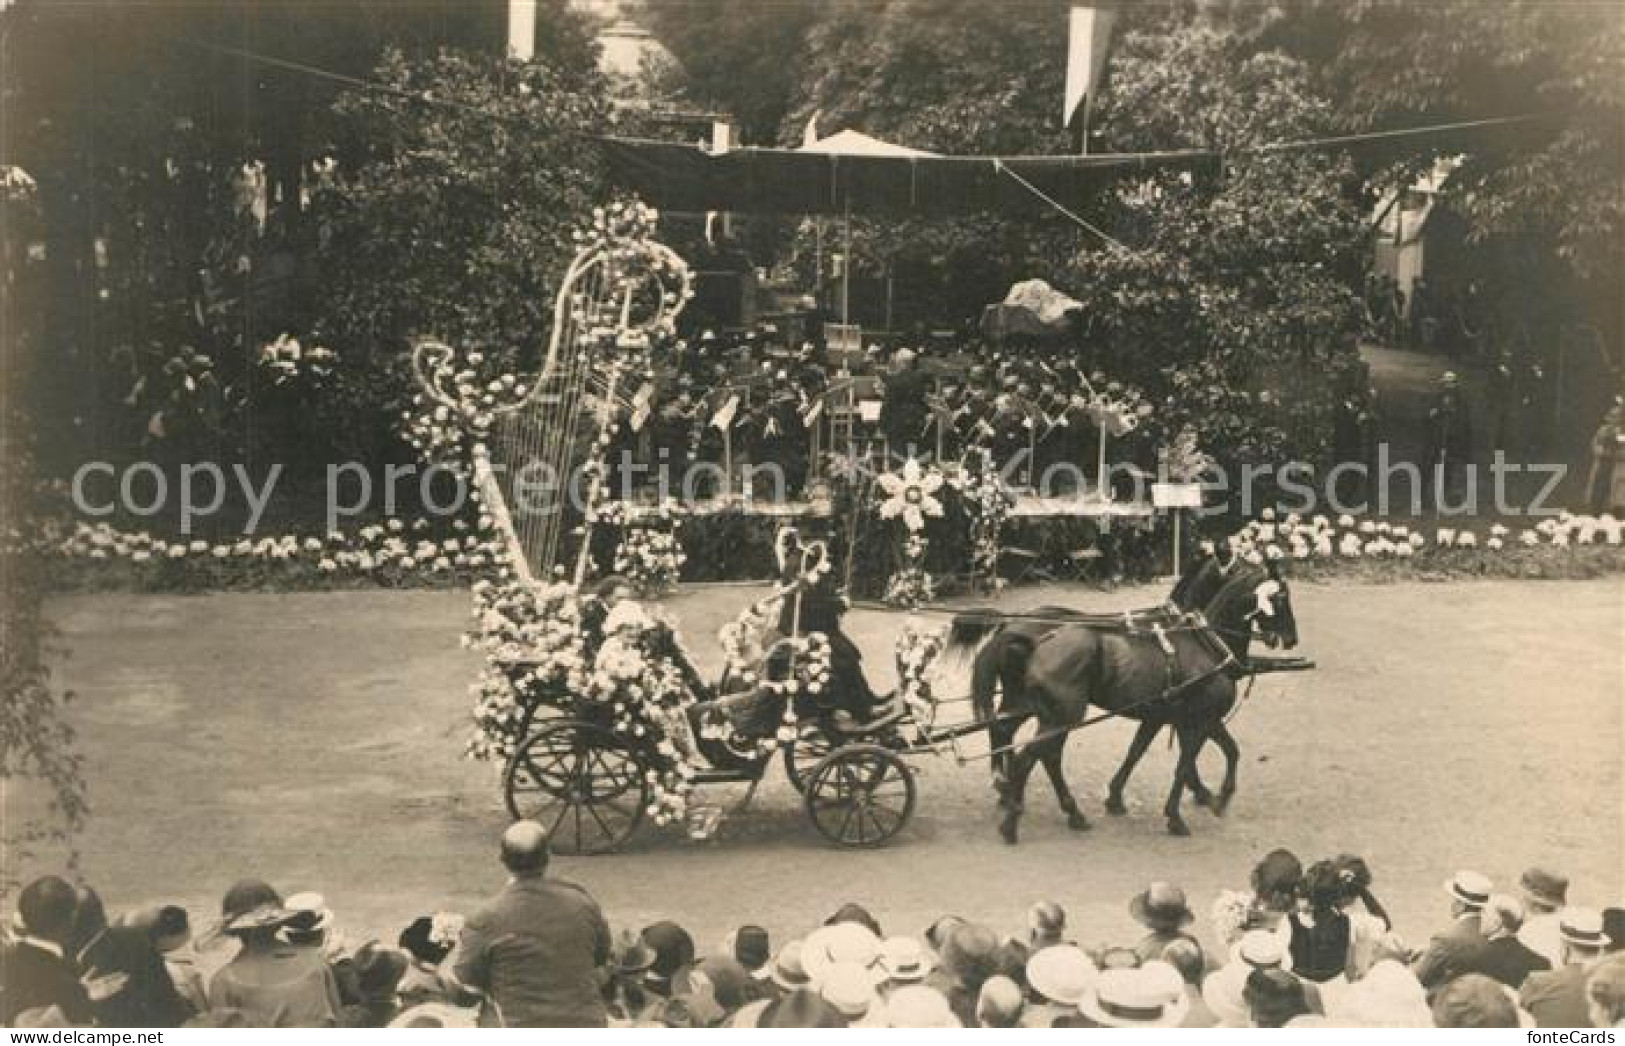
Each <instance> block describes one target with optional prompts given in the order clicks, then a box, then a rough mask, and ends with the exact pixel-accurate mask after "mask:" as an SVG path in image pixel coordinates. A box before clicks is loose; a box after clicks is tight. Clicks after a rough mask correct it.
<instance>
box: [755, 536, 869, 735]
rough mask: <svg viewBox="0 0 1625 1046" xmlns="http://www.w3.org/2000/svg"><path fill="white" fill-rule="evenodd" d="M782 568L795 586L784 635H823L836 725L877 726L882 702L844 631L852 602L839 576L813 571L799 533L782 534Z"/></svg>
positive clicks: (782, 618)
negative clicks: (813, 633) (842, 622)
mask: <svg viewBox="0 0 1625 1046" xmlns="http://www.w3.org/2000/svg"><path fill="white" fill-rule="evenodd" d="M827 554H828V553H827V552H826V553H825V555H827ZM779 564H780V568H781V570H782V571H783V581H784V583H785V584H786V585H792V586H794V588H793V589H792V590H791V591H790V592H789V593H788V594H786V596H785V599H784V605H783V607H782V608H781V609H780V611H779V625H778V631H779V633H780V634H781V635H784V636H796V635H802V636H804V635H807V634H809V633H812V632H821V633H823V635H824V636H825V637H826V638H828V640H829V644H830V677H831V684H832V685H831V690H833V691H834V692H833V693H832V694H831V695H830V696H829V700H830V706H831V708H832V710H833V711H834V712H835V723H836V725H837V726H840V727H858V726H861V725H863V724H867V723H870V722H873V721H874V720H875V719H876V718H877V716H878V714H879V710H878V709H877V708H876V706H877V705H878V704H880V699H879V698H877V697H876V695H875V693H874V691H873V690H871V689H869V681H868V680H867V679H866V678H864V675H863V654H862V653H861V652H859V650H858V648H857V645H856V644H855V643H853V642H852V640H851V639H850V638H848V637H847V635H846V633H844V632H842V631H841V618H842V617H843V616H844V615H845V614H846V611H847V599H846V596H845V595H843V594H842V593H841V590H840V588H839V586H838V584H837V582H836V580H835V572H834V571H833V570H827V569H826V570H816V569H810V568H812V567H813V566H814V563H813V561H812V559H811V557H810V555H809V550H808V548H807V547H805V546H803V545H802V544H801V540H800V537H799V535H797V533H796V532H795V531H794V530H786V531H784V532H782V533H781V535H780V539H779Z"/></svg>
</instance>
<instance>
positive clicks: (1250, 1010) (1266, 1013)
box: [1242, 970, 1310, 1028]
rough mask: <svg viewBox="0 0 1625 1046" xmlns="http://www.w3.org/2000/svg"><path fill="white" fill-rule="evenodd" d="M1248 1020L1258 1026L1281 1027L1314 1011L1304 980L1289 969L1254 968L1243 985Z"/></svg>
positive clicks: (1250, 1023) (1250, 1024) (1252, 1025)
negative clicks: (1305, 993) (1304, 989)
mask: <svg viewBox="0 0 1625 1046" xmlns="http://www.w3.org/2000/svg"><path fill="white" fill-rule="evenodd" d="M1242 1001H1244V1002H1245V1003H1246V1004H1247V1020H1248V1024H1249V1026H1250V1027H1254V1028H1281V1027H1285V1026H1286V1023H1287V1022H1288V1021H1290V1020H1292V1019H1294V1018H1296V1017H1302V1016H1304V1015H1306V1014H1308V1013H1309V1012H1310V1009H1309V1002H1308V1000H1307V999H1306V998H1305V997H1304V993H1303V982H1302V981H1300V980H1298V978H1296V977H1294V976H1293V975H1292V974H1290V973H1287V972H1286V971H1285V970H1254V971H1252V972H1251V973H1249V974H1248V975H1247V983H1246V985H1245V986H1244V987H1243V988H1242Z"/></svg>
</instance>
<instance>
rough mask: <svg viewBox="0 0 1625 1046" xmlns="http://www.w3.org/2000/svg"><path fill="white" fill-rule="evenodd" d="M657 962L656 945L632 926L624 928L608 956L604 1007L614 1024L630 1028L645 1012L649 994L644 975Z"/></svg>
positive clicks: (611, 1022) (614, 1025)
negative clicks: (637, 934) (652, 944)
mask: <svg viewBox="0 0 1625 1046" xmlns="http://www.w3.org/2000/svg"><path fill="white" fill-rule="evenodd" d="M654 964H655V953H654V949H653V948H650V947H649V945H648V944H647V943H646V942H645V941H644V940H643V938H641V937H634V936H633V935H632V932H631V931H630V930H623V931H621V937H620V940H619V941H617V942H616V945H615V953H614V954H613V955H612V956H611V957H610V960H609V979H608V980H607V981H606V982H605V984H604V1008H605V1009H606V1010H607V1011H608V1013H609V1026H610V1027H611V1028H630V1027H632V1026H634V1025H635V1024H636V1023H637V1022H638V1021H639V1020H641V1019H642V1018H643V1016H644V1015H645V1014H646V1012H647V1011H648V1008H649V995H648V993H647V992H645V991H644V988H643V982H642V979H643V975H644V974H645V973H647V972H648V970H649V968H650V967H651V966H653V965H654Z"/></svg>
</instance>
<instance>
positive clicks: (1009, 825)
mask: <svg viewBox="0 0 1625 1046" xmlns="http://www.w3.org/2000/svg"><path fill="white" fill-rule="evenodd" d="M999 838H1000V839H1003V840H1004V842H1005V845H1006V846H1014V845H1016V823H1015V822H1014V821H1000V822H999Z"/></svg>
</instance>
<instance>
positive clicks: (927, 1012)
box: [886, 984, 981, 1030]
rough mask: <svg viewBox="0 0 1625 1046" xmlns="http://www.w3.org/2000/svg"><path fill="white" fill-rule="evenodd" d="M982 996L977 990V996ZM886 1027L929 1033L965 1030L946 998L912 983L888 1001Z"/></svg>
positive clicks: (896, 992) (894, 993)
mask: <svg viewBox="0 0 1625 1046" xmlns="http://www.w3.org/2000/svg"><path fill="white" fill-rule="evenodd" d="M980 994H981V993H980V991H978V993H977V995H978V997H980ZM886 1025H887V1027H890V1028H922V1029H927V1030H929V1029H933V1028H961V1027H964V1023H963V1022H962V1021H960V1019H959V1017H958V1016H957V1015H956V1014H955V1013H954V1011H953V1008H952V1007H951V1006H950V1005H949V1004H948V1000H947V998H946V997H945V996H944V995H943V994H942V993H941V992H939V991H937V990H936V989H934V988H928V987H926V986H925V985H923V984H910V985H908V986H907V987H904V988H899V989H898V990H897V991H895V992H893V993H892V995H891V998H889V999H887V1000H886Z"/></svg>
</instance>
